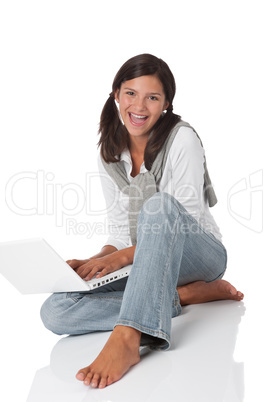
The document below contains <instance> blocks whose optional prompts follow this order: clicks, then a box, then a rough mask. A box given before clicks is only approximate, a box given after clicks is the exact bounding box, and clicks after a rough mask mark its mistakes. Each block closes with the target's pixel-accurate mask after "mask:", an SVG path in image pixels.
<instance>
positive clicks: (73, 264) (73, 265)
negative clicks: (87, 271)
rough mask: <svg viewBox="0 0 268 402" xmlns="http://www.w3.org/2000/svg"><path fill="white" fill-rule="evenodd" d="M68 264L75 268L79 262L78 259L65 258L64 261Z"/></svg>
mask: <svg viewBox="0 0 268 402" xmlns="http://www.w3.org/2000/svg"><path fill="white" fill-rule="evenodd" d="M66 262H67V264H68V265H70V267H71V268H73V269H74V268H77V266H78V264H79V262H78V260H67V261H66Z"/></svg>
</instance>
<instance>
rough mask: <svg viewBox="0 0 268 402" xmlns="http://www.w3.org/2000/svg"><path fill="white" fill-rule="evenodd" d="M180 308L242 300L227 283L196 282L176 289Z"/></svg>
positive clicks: (242, 296)
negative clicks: (189, 305)
mask: <svg viewBox="0 0 268 402" xmlns="http://www.w3.org/2000/svg"><path fill="white" fill-rule="evenodd" d="M177 291H178V293H179V297H180V303H181V305H182V306H185V305H187V304H198V303H206V302H209V301H215V300H237V301H241V300H243V298H244V295H243V293H241V292H238V291H237V290H236V288H235V287H234V286H233V285H231V284H230V283H229V282H227V281H225V280H223V279H218V280H216V281H214V282H208V283H207V282H204V281H198V282H193V283H189V284H188V285H185V286H179V287H178V288H177Z"/></svg>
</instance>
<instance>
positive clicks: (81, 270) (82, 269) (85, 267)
mask: <svg viewBox="0 0 268 402" xmlns="http://www.w3.org/2000/svg"><path fill="white" fill-rule="evenodd" d="M93 267H94V265H93V264H92V262H86V263H84V264H81V265H80V266H79V267H77V270H76V273H77V274H78V275H79V276H81V278H82V277H83V274H84V275H86V274H87V273H88V272H90V271H91V269H92V268H93Z"/></svg>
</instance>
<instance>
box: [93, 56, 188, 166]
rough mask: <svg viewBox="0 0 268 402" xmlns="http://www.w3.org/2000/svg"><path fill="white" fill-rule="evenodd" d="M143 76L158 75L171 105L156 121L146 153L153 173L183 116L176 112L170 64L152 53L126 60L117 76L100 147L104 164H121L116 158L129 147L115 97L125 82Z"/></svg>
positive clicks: (101, 128) (104, 114) (102, 122)
mask: <svg viewBox="0 0 268 402" xmlns="http://www.w3.org/2000/svg"><path fill="white" fill-rule="evenodd" d="M143 75H155V76H157V78H158V79H159V80H160V82H161V83H162V85H163V90H164V93H165V97H166V101H168V102H169V106H168V108H167V111H166V112H165V113H163V115H162V116H161V117H160V118H159V120H158V121H157V122H156V124H155V126H154V127H153V133H152V135H151V136H150V138H149V140H148V142H147V145H146V148H145V152H144V163H145V167H146V169H148V170H150V169H151V166H152V163H153V161H154V160H155V158H156V155H157V154H158V152H159V151H160V149H161V148H162V146H163V144H164V142H165V140H166V138H167V136H168V134H169V133H170V131H171V130H172V128H173V127H174V126H175V125H176V123H177V122H179V121H180V116H178V115H176V114H174V113H173V111H172V110H173V106H172V102H173V98H174V96H175V92H176V84H175V80H174V77H173V74H172V72H171V71H170V68H169V67H168V65H167V64H166V63H165V62H164V61H163V60H161V59H159V58H157V57H155V56H153V55H151V54H141V55H138V56H135V57H132V58H131V59H129V60H128V61H126V62H125V63H124V64H123V65H122V67H121V68H120V70H119V71H118V73H117V74H116V76H115V78H114V81H113V86H112V92H111V94H110V96H109V98H108V100H107V101H106V103H105V105H104V107H103V109H102V113H101V118H100V126H99V133H100V134H101V136H100V140H99V143H98V145H100V146H101V148H100V152H101V156H102V158H103V159H104V160H105V162H118V159H116V156H117V155H120V154H121V152H122V151H123V150H124V149H125V148H126V147H128V145H129V135H128V132H127V129H126V127H125V126H124V125H123V124H122V123H121V120H120V117H119V112H118V109H117V106H116V104H115V99H114V94H115V92H116V91H117V90H118V89H119V90H120V88H121V84H122V83H123V82H125V81H129V80H132V79H134V78H137V77H141V76H143Z"/></svg>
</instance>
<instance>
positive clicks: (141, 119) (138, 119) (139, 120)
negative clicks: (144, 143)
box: [128, 113, 149, 127]
mask: <svg viewBox="0 0 268 402" xmlns="http://www.w3.org/2000/svg"><path fill="white" fill-rule="evenodd" d="M128 115H129V120H130V122H131V124H133V126H136V127H140V126H143V124H144V123H145V122H146V120H147V119H148V118H149V116H143V115H139V114H134V113H129V114H128Z"/></svg>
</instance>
